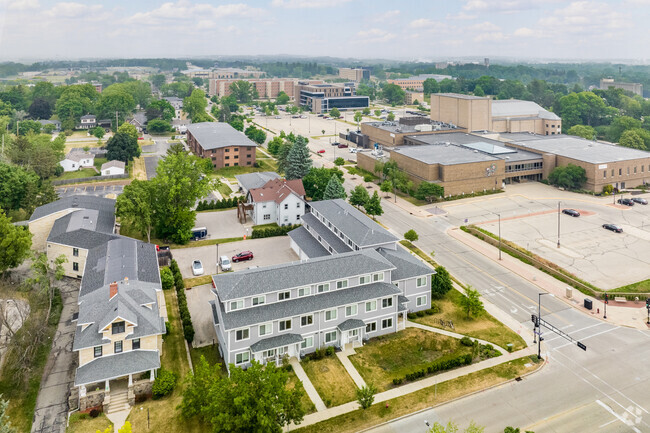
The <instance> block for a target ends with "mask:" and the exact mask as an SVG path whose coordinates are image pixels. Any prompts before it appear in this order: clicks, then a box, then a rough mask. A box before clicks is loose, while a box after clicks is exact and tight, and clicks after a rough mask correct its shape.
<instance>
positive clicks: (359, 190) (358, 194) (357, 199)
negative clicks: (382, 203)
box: [350, 185, 370, 209]
mask: <svg viewBox="0 0 650 433" xmlns="http://www.w3.org/2000/svg"><path fill="white" fill-rule="evenodd" d="M368 200H370V194H368V190H367V189H366V188H364V187H363V185H357V186H355V187H354V189H353V190H352V193H351V194H350V204H351V205H352V206H356V207H357V209H358V208H359V206H365V204H366V203H367V202H368Z"/></svg>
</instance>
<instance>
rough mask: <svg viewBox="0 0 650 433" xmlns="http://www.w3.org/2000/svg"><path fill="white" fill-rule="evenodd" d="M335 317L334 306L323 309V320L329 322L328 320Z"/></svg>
mask: <svg viewBox="0 0 650 433" xmlns="http://www.w3.org/2000/svg"><path fill="white" fill-rule="evenodd" d="M335 319H336V308H332V309H331V310H327V311H325V321H326V322H329V321H330V320H335Z"/></svg>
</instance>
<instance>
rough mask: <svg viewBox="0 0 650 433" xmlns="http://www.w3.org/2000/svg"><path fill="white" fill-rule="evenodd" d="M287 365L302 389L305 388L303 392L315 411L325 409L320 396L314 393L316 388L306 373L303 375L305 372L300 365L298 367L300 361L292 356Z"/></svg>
mask: <svg viewBox="0 0 650 433" xmlns="http://www.w3.org/2000/svg"><path fill="white" fill-rule="evenodd" d="M289 364H291V366H292V367H293V371H294V372H295V373H296V376H298V379H300V381H301V382H302V387H303V388H305V392H306V393H307V395H308V396H309V398H310V399H311V401H312V402H314V406H316V410H317V411H318V412H321V411H324V410H326V409H327V406H325V403H323V400H322V399H321V398H320V395H318V392H316V388H314V385H313V384H312V383H311V380H309V377H308V376H307V373H305V370H303V368H302V365H300V361H298V359H297V358H296V357H295V356H294V357H292V358H291V359H289Z"/></svg>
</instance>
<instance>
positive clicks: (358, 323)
mask: <svg viewBox="0 0 650 433" xmlns="http://www.w3.org/2000/svg"><path fill="white" fill-rule="evenodd" d="M365 327H366V324H365V323H363V320H359V319H348V320H346V321H345V322H341V323H339V325H338V326H337V328H339V329H340V330H341V331H351V330H353V329H359V328H365Z"/></svg>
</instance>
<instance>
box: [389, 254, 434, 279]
mask: <svg viewBox="0 0 650 433" xmlns="http://www.w3.org/2000/svg"><path fill="white" fill-rule="evenodd" d="M377 252H378V253H379V254H381V255H382V256H383V257H384V258H385V259H386V260H388V261H389V262H391V263H392V264H393V265H395V270H394V271H392V272H391V280H392V281H393V282H395V281H399V280H405V279H407V278H413V277H420V276H422V275H430V274H435V273H436V272H435V271H434V270H433V269H432V268H430V267H429V265H427V264H426V263H425V262H423V261H421V260H419V259H418V258H416V257H413V256H412V255H411V254H410V253H409V252H407V251H404V250H403V249H402V248H401V247H397V250H391V249H389V248H377Z"/></svg>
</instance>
